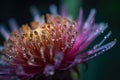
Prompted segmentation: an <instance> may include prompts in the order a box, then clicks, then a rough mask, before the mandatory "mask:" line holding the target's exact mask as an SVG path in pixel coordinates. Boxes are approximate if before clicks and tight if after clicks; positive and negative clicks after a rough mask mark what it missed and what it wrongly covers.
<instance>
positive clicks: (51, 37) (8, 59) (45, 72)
mask: <svg viewBox="0 0 120 80" xmlns="http://www.w3.org/2000/svg"><path fill="white" fill-rule="evenodd" d="M53 8H54V9H53ZM50 10H51V13H52V14H51V15H50V14H47V15H46V16H42V17H39V15H38V11H37V10H36V8H32V10H31V11H32V13H33V16H34V20H35V21H33V22H31V23H30V24H25V25H23V26H22V27H21V28H20V29H17V27H15V25H12V26H13V27H12V29H15V30H14V31H13V32H12V33H11V34H10V35H9V33H7V32H6V31H5V29H4V28H3V27H2V28H0V31H1V33H2V34H3V35H5V36H4V37H5V38H6V42H5V44H4V47H3V49H2V53H3V54H1V62H0V64H2V66H0V79H2V80H8V78H9V79H10V80H14V79H17V80H31V79H32V78H35V80H37V79H38V80H51V79H52V80H64V79H67V80H72V79H71V78H70V73H69V71H70V70H71V69H74V68H75V67H76V65H77V64H80V63H83V62H86V61H88V60H90V59H92V58H94V57H96V56H98V55H100V54H101V53H103V52H105V51H107V50H108V49H110V48H112V47H113V46H114V45H115V43H116V39H115V40H113V41H111V42H109V43H107V44H105V45H102V44H103V43H104V41H105V40H106V39H107V38H108V37H109V36H110V35H111V31H110V32H108V34H107V35H106V36H105V37H104V38H103V40H102V41H101V42H100V43H98V44H96V45H95V46H93V48H92V49H90V50H88V51H86V52H83V51H84V50H85V49H86V48H87V47H88V46H89V45H90V43H91V42H92V41H93V40H94V39H96V37H97V36H99V35H100V34H101V33H103V32H104V31H105V29H106V28H107V24H105V23H99V24H96V23H95V22H94V21H95V18H94V15H95V13H96V11H95V10H94V9H92V10H91V12H90V14H89V16H88V18H87V20H86V21H85V22H83V10H82V9H81V10H80V14H79V16H78V20H77V21H73V20H72V19H69V18H67V16H66V15H67V14H66V13H65V11H64V10H63V12H62V14H61V15H57V14H56V9H55V7H54V6H52V9H50ZM53 14H54V15H53ZM11 24H15V23H14V20H12V21H11ZM2 60H3V61H2ZM62 74H65V75H66V76H62V77H61V75H62ZM4 76H5V77H4Z"/></svg>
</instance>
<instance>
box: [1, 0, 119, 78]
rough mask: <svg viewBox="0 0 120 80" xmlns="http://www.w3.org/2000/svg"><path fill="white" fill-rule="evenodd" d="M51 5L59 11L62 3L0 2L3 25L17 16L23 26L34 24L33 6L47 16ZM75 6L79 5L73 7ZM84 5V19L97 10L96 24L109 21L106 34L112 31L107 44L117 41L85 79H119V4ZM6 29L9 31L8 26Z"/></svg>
mask: <svg viewBox="0 0 120 80" xmlns="http://www.w3.org/2000/svg"><path fill="white" fill-rule="evenodd" d="M63 1H64V0H63ZM73 1H77V0H73ZM68 2H69V1H68ZM52 3H54V4H56V5H57V7H58V9H59V7H60V4H61V1H60V0H59V1H58V0H0V24H4V25H6V26H8V22H7V21H8V19H10V18H11V17H14V18H15V19H16V20H17V22H18V23H19V25H20V26H21V25H22V24H25V23H29V22H30V21H32V18H31V15H30V11H29V8H30V6H32V5H35V6H37V7H38V8H39V10H40V11H41V13H42V14H45V13H48V12H49V11H48V7H49V5H50V4H52ZM75 5H76V2H75V4H74V7H75ZM80 5H81V3H80ZM82 6H83V9H84V14H85V16H84V17H85V18H86V17H87V15H88V13H89V11H90V9H91V8H95V9H96V10H97V15H96V21H97V22H101V21H102V22H107V23H108V24H109V28H108V29H107V31H109V30H111V31H112V32H113V34H112V36H111V38H110V39H108V41H110V40H113V39H114V38H117V40H118V42H117V44H116V45H115V46H114V47H113V48H112V49H111V50H109V51H107V52H105V54H103V55H100V56H99V57H96V58H94V59H92V60H90V61H88V70H87V71H86V72H85V73H84V77H83V78H84V80H120V42H119V39H120V1H119V0H83V3H82ZM76 10H77V9H76ZM71 12H72V11H71ZM76 12H77V11H76ZM74 16H76V15H74ZM7 28H8V29H9V27H7ZM101 37H103V36H101ZM100 39H101V38H100ZM3 41H4V39H3V38H2V36H0V44H2V43H3ZM96 42H97V40H96V41H94V43H96ZM94 43H93V44H94Z"/></svg>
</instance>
